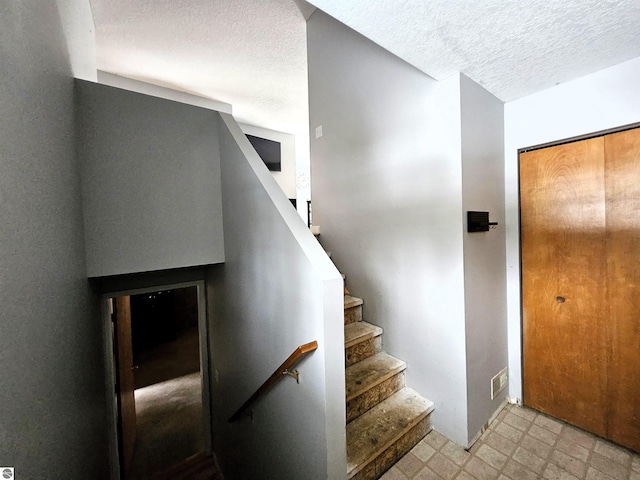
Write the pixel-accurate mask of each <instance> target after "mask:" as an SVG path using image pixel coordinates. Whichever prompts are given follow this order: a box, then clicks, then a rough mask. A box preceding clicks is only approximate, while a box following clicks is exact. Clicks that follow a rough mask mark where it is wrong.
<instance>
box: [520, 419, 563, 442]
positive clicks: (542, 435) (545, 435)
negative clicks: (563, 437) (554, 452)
mask: <svg viewBox="0 0 640 480" xmlns="http://www.w3.org/2000/svg"><path fill="white" fill-rule="evenodd" d="M538 418H540V417H538ZM536 420H538V419H537V418H536ZM536 420H534V421H533V425H531V428H530V429H529V431H528V432H527V433H528V434H529V435H531V436H532V437H534V438H537V439H538V440H540V441H543V442H544V443H546V444H547V445H551V446H553V445H555V443H556V439H557V438H558V434H557V433H553V432H551V431H549V430H547V429H546V428H543V427H541V426H539V425H536Z"/></svg>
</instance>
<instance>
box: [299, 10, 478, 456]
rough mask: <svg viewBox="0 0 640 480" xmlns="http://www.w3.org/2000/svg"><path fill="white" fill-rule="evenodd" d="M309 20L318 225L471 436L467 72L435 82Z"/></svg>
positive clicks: (395, 347) (443, 417)
mask: <svg viewBox="0 0 640 480" xmlns="http://www.w3.org/2000/svg"><path fill="white" fill-rule="evenodd" d="M307 26H308V28H307V31H308V59H309V95H310V99H309V102H310V132H311V138H312V140H311V159H312V164H311V168H312V192H313V219H314V224H316V225H319V226H320V229H321V241H322V243H323V245H324V246H325V248H327V249H328V250H330V251H331V252H332V253H333V259H334V261H335V263H336V265H337V266H338V268H339V269H340V270H341V271H342V272H343V273H345V274H346V276H347V286H348V288H349V290H350V291H351V293H352V294H353V295H355V296H358V297H361V298H363V299H364V318H365V320H366V321H368V322H370V323H374V324H376V325H380V326H382V327H383V328H384V336H383V342H384V347H385V350H387V351H388V352H389V353H391V354H392V355H395V356H397V357H399V358H401V359H403V360H405V361H407V363H408V369H407V382H408V384H409V386H411V387H413V388H415V389H416V390H417V391H419V392H420V393H421V394H422V395H424V396H426V397H428V398H429V399H430V400H432V401H433V402H435V405H436V407H435V412H434V414H433V422H434V425H435V428H436V429H437V430H438V431H440V432H441V433H443V434H444V435H446V436H447V437H449V438H451V439H452V440H454V441H456V442H458V443H460V444H466V442H467V438H468V436H467V388H466V383H467V378H466V366H467V363H466V349H465V319H464V300H465V299H464V271H463V225H462V159H461V144H460V142H461V131H460V129H461V124H460V122H461V120H460V108H461V106H460V77H459V76H458V75H456V76H453V77H451V78H449V79H447V80H445V81H442V82H436V81H434V80H432V79H431V78H430V77H428V76H426V75H425V74H424V73H422V72H420V71H418V70H417V69H415V68H413V67H412V66H410V65H408V64H407V63H405V62H403V61H402V60H400V59H398V58H397V57H395V56H393V55H392V54H390V53H389V52H387V51H386V50H383V49H382V48H380V47H378V46H377V45H375V44H374V43H372V42H371V41H369V40H367V39H366V38H364V37H362V36H360V35H359V34H357V33H356V32H354V31H352V30H351V29H349V28H348V27H346V26H344V25H342V24H341V23H339V22H337V21H336V20H334V19H332V18H331V17H329V16H327V15H326V14H324V13H323V12H321V11H319V10H318V11H316V12H315V13H314V14H313V15H312V16H311V17H310V19H309V20H308V24H307ZM320 125H322V129H323V136H322V137H320V138H318V139H316V138H315V131H316V128H317V127H318V126H320Z"/></svg>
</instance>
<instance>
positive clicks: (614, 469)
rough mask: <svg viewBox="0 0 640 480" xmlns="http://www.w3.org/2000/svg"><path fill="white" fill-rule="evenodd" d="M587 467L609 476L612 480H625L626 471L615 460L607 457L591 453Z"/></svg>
mask: <svg viewBox="0 0 640 480" xmlns="http://www.w3.org/2000/svg"><path fill="white" fill-rule="evenodd" d="M589 466H591V467H593V468H595V469H596V470H599V471H600V472H602V473H605V474H607V475H609V476H610V477H612V478H615V479H616V480H627V476H628V475H627V471H628V469H627V468H626V467H625V466H624V465H621V464H619V463H618V462H616V461H615V460H611V459H610V458H608V457H605V456H603V455H600V454H599V453H597V452H595V451H594V452H592V453H591V458H590V459H589Z"/></svg>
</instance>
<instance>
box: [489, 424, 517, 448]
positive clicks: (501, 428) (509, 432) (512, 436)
mask: <svg viewBox="0 0 640 480" xmlns="http://www.w3.org/2000/svg"><path fill="white" fill-rule="evenodd" d="M494 431H495V432H496V433H499V434H500V435H502V436H503V437H505V438H508V439H509V440H511V441H512V442H516V443H517V442H519V441H520V439H521V438H522V435H524V432H523V431H522V430H518V429H517V428H514V427H512V426H511V425H508V424H506V423H504V422H500V423H499V424H498V425H497V426H496V428H495V429H494Z"/></svg>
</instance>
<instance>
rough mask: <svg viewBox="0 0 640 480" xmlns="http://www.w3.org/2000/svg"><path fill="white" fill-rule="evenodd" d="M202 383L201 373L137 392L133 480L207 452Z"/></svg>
mask: <svg viewBox="0 0 640 480" xmlns="http://www.w3.org/2000/svg"><path fill="white" fill-rule="evenodd" d="M200 382H201V380H200V372H197V373H192V374H189V375H184V376H181V377H179V378H174V379H171V380H168V381H165V382H161V383H156V384H154V385H150V386H148V387H144V388H139V389H137V390H136V392H135V397H136V417H137V423H138V425H137V432H138V433H137V439H136V446H135V450H134V454H133V461H132V465H131V471H130V475H129V478H130V480H142V479H148V478H150V477H151V476H152V475H154V474H155V473H158V472H161V471H163V470H166V469H168V468H169V467H171V466H172V465H174V464H176V463H179V462H180V461H182V460H184V459H185V458H187V457H190V456H191V455H194V454H195V453H197V452H199V451H202V450H203V448H204V443H203V431H202V393H201V392H202V387H201V383H200Z"/></svg>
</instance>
